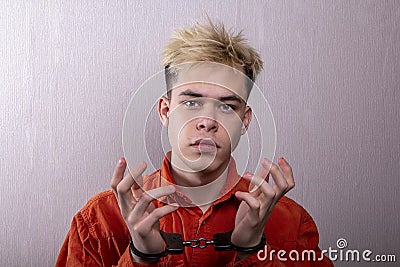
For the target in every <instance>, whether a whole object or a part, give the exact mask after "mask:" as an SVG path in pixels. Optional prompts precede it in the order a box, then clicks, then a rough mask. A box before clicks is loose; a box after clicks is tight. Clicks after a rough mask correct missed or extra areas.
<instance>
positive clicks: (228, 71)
mask: <svg viewBox="0 0 400 267" xmlns="http://www.w3.org/2000/svg"><path fill="white" fill-rule="evenodd" d="M178 73H179V74H178V79H177V82H176V83H175V85H174V89H173V92H172V93H173V95H176V94H177V93H178V92H180V91H183V90H186V89H188V88H190V89H193V90H200V91H201V92H202V94H203V95H204V96H207V97H220V96H223V95H229V94H230V95H232V94H235V95H238V96H239V97H241V98H242V99H243V100H244V101H245V100H246V98H247V89H246V86H245V84H246V79H247V77H246V75H244V74H243V73H242V72H241V71H240V70H238V69H235V68H232V67H230V66H227V65H224V64H219V63H212V62H202V63H192V64H185V65H184V66H182V67H180V68H179V71H178ZM174 91H175V92H174Z"/></svg>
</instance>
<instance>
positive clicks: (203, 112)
mask: <svg viewBox="0 0 400 267" xmlns="http://www.w3.org/2000/svg"><path fill="white" fill-rule="evenodd" d="M178 77H179V78H178V82H177V86H175V87H174V89H173V91H172V93H171V98H170V99H167V98H162V100H160V102H161V104H160V105H159V111H161V112H160V113H161V114H165V115H166V116H165V117H164V120H163V123H164V125H165V126H166V127H167V128H168V138H169V142H170V145H171V148H172V156H171V163H172V164H173V165H174V167H178V168H179V169H181V170H184V171H188V172H198V171H207V172H212V171H217V170H218V169H220V168H221V167H224V166H225V167H226V166H227V163H228V162H229V159H230V154H231V152H232V151H233V150H234V149H235V148H236V146H237V144H238V143H239V140H240V136H241V134H243V133H244V131H245V130H246V129H247V127H248V124H249V122H250V120H251V109H250V108H249V107H247V106H246V97H247V91H246V89H245V78H244V75H243V74H242V73H240V72H239V71H238V70H235V69H232V68H230V67H226V66H219V65H217V66H216V65H211V66H209V65H206V64H201V65H197V66H190V67H188V68H184V69H181V70H180V71H179V75H178ZM228 86H229V87H228ZM167 112H168V113H167ZM161 117H162V116H161Z"/></svg>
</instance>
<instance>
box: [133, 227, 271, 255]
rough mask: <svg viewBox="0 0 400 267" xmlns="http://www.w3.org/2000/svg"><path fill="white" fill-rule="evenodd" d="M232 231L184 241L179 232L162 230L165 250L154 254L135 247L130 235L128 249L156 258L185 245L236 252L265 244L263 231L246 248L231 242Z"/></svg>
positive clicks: (182, 248)
mask: <svg viewBox="0 0 400 267" xmlns="http://www.w3.org/2000/svg"><path fill="white" fill-rule="evenodd" d="M232 232H233V230H232V231H229V232H225V233H216V234H215V235H214V236H213V239H212V240H207V239H206V238H204V237H201V238H199V239H194V240H188V241H184V240H183V239H182V235H181V234H178V233H166V232H164V231H160V234H161V237H162V238H163V239H164V242H165V244H166V246H165V250H164V251H163V252H161V253H155V254H149V253H143V252H141V251H139V250H138V249H137V248H136V247H135V245H134V244H133V241H132V237H130V239H129V249H130V253H131V255H136V256H138V257H140V258H143V259H158V258H161V257H165V256H167V255H168V254H182V253H183V251H184V247H185V246H186V247H187V246H189V247H192V248H200V249H203V248H206V247H207V246H209V245H212V246H214V250H215V251H227V250H235V251H238V252H244V253H253V252H256V251H259V250H261V249H263V248H264V246H265V244H266V238H265V235H264V233H263V235H262V237H261V241H260V243H259V244H258V245H255V246H253V247H248V248H244V247H238V246H235V245H234V244H232V242H231V235H232Z"/></svg>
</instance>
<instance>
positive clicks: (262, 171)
mask: <svg viewBox="0 0 400 267" xmlns="http://www.w3.org/2000/svg"><path fill="white" fill-rule="evenodd" d="M271 164H272V162H271V161H270V160H268V159H267V158H262V159H261V166H260V168H259V169H258V171H257V174H256V175H257V176H259V177H261V178H263V179H265V180H266V181H267V182H269V171H270V169H271Z"/></svg>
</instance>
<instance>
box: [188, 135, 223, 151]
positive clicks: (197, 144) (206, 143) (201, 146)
mask: <svg viewBox="0 0 400 267" xmlns="http://www.w3.org/2000/svg"><path fill="white" fill-rule="evenodd" d="M191 146H192V147H193V148H194V149H196V150H199V151H203V152H214V151H216V150H217V148H219V146H218V144H217V143H216V142H214V141H213V140H212V139H209V138H199V139H197V140H196V141H194V142H193V143H192V144H191Z"/></svg>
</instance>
